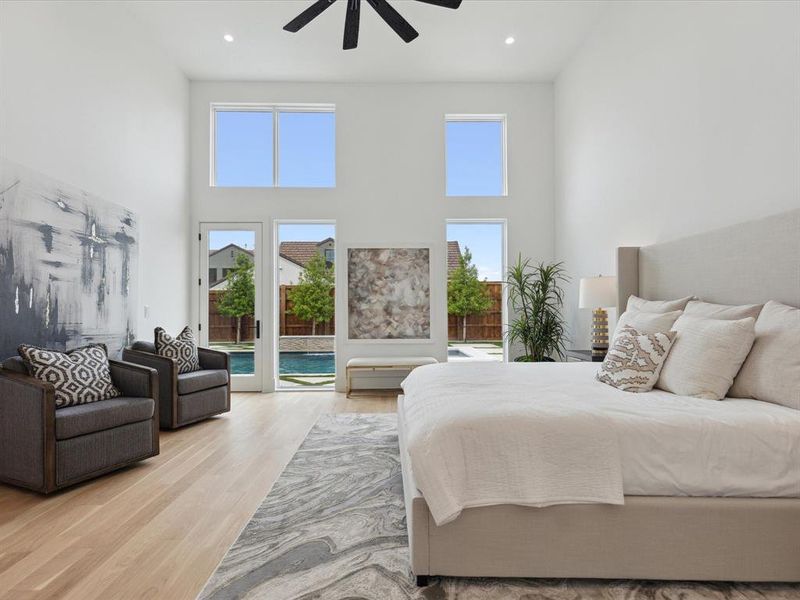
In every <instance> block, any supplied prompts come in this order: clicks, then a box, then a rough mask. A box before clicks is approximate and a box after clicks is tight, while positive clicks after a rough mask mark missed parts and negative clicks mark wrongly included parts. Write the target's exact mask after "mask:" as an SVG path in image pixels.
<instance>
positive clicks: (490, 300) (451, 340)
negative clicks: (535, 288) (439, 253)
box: [447, 219, 508, 362]
mask: <svg viewBox="0 0 800 600" xmlns="http://www.w3.org/2000/svg"><path fill="white" fill-rule="evenodd" d="M505 272H506V222H505V220H504V219H448V221H447V306H448V315H447V329H448V332H447V335H448V345H447V360H448V361H450V362H465V361H472V362H476V361H481V362H492V361H497V362H501V361H504V360H507V359H508V357H507V355H508V348H507V344H506V343H505V341H506V340H505V337H506V336H505V325H504V324H505V322H506V319H505V307H506V305H507V303H508V302H507V298H506V295H507V292H506V289H505V283H504V280H505Z"/></svg>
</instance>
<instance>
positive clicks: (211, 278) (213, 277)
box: [208, 268, 217, 284]
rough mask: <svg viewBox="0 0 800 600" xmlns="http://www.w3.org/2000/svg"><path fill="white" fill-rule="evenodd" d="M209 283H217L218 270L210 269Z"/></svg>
mask: <svg viewBox="0 0 800 600" xmlns="http://www.w3.org/2000/svg"><path fill="white" fill-rule="evenodd" d="M208 281H209V282H210V283H211V284H214V283H216V282H217V270H216V269H212V268H209V269H208Z"/></svg>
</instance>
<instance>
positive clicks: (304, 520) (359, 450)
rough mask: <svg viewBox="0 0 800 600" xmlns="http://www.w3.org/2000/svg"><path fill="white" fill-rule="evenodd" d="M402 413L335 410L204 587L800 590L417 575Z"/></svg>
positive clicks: (724, 593) (281, 593) (655, 599)
mask: <svg viewBox="0 0 800 600" xmlns="http://www.w3.org/2000/svg"><path fill="white" fill-rule="evenodd" d="M402 486H403V484H402V478H401V474H400V457H399V449H398V444H397V419H396V417H395V415H353V414H349V415H325V416H323V417H321V418H320V419H319V421H318V422H317V424H316V425H315V426H314V428H313V429H312V430H311V432H310V433H309V434H308V437H307V438H306V440H305V441H304V442H303V445H302V446H301V447H300V449H299V450H298V451H297V453H296V454H295V455H294V457H293V458H292V460H291V462H290V463H289V465H288V466H287V467H286V470H285V471H284V472H283V474H282V475H281V476H280V478H279V479H278V481H277V482H276V483H275V486H274V487H273V488H272V491H270V493H269V495H268V496H267V498H266V499H265V500H264V503H263V504H262V505H261V507H260V508H259V509H258V510H257V511H256V514H255V515H254V516H253V518H252V519H251V521H250V522H249V523H248V524H247V526H246V527H245V528H244V530H243V531H242V533H241V535H240V536H239V539H238V540H236V543H235V544H234V545H233V546H232V547H231V549H230V550H229V551H228V553H227V555H226V556H225V558H224V559H223V561H222V563H221V564H220V565H219V567H218V568H217V570H216V572H215V573H214V575H213V576H212V577H211V579H210V580H209V581H208V583H207V584H206V587H205V589H204V590H203V591H202V592H201V594H200V598H202V599H204V600H206V599H215V600H221V599H233V598H247V599H263V600H311V599H314V600H344V599H348V600H356V599H368V600H407V599H422V600H479V599H480V600H500V599H503V600H506V599H510V600H551V599H552V600H590V599H591V600H615V599H618V598H619V599H626V600H638V599H642V600H645V599H646V600H691V599H695V598H701V599H704V600H705V599H726V600H728V599H729V600H750V599H774V600H790V599H791V600H797V599H798V598H800V586H792V585H770V584H753V585H751V584H725V583H708V584H701V583H681V582H651V581H597V580H524V579H520V580H515V579H511V580H508V579H451V578H441V579H439V578H432V579H431V585H430V586H428V587H427V588H418V587H417V586H416V585H415V584H414V582H413V580H412V577H411V572H410V569H409V563H408V545H407V538H406V528H405V510H404V507H403V489H402Z"/></svg>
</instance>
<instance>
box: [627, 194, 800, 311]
mask: <svg viewBox="0 0 800 600" xmlns="http://www.w3.org/2000/svg"><path fill="white" fill-rule="evenodd" d="M617 281H618V301H617V309H618V310H619V311H620V312H622V311H624V310H625V305H626V303H627V300H628V296H629V295H631V294H636V295H637V296H641V297H643V298H648V299H659V300H661V299H670V298H682V297H685V296H691V295H695V296H697V297H698V298H700V299H702V300H705V301H707V302H717V303H720V304H760V303H763V302H766V301H767V300H777V301H778V302H783V303H785V304H789V305H792V306H800V210H792V211H789V212H786V213H781V214H778V215H773V216H771V217H767V218H764V219H758V220H756V221H749V222H747V223H740V224H738V225H733V226H731V227H725V228H723V229H716V230H714V231H709V232H707V233H703V234H698V235H693V236H690V237H686V238H683V239H679V240H675V241H671V242H665V243H662V244H653V245H652V246H642V247H641V248H638V247H621V248H617Z"/></svg>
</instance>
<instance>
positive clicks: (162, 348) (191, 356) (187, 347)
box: [155, 325, 200, 373]
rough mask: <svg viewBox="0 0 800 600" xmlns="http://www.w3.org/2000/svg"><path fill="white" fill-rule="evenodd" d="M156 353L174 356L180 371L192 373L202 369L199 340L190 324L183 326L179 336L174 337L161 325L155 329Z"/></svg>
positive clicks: (169, 356)
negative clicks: (197, 340)
mask: <svg viewBox="0 0 800 600" xmlns="http://www.w3.org/2000/svg"><path fill="white" fill-rule="evenodd" d="M155 338H156V339H155V346H156V354H158V355H159V356H164V357H166V358H172V359H174V360H175V362H176V363H177V364H178V373H191V372H192V371H199V370H200V361H199V359H198V358H197V342H196V341H195V339H194V334H193V333H192V330H191V329H189V327H188V325H187V326H186V327H184V328H183V331H181V332H180V333H179V334H178V335H177V337H172V336H171V335H170V334H168V333H167V332H166V331H164V329H162V328H161V327H156V330H155Z"/></svg>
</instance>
